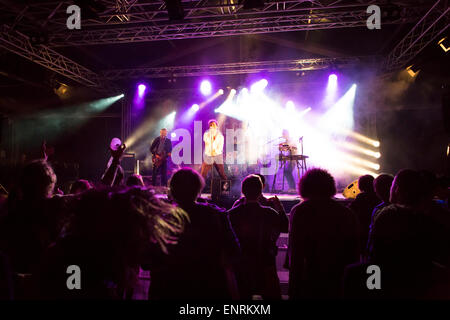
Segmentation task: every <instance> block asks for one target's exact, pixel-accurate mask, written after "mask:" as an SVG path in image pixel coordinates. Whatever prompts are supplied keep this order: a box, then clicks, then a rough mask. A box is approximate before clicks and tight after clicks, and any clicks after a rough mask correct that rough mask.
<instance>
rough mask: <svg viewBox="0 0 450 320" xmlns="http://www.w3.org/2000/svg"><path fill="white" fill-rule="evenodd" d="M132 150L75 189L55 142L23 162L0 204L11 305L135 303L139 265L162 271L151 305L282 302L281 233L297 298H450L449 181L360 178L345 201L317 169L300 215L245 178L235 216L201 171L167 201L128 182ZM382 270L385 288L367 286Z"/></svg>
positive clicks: (0, 259) (5, 286) (115, 153)
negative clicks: (207, 188)
mask: <svg viewBox="0 0 450 320" xmlns="http://www.w3.org/2000/svg"><path fill="white" fill-rule="evenodd" d="M124 149H125V145H123V146H122V147H121V148H118V150H110V151H111V159H110V161H109V163H108V166H107V169H106V171H105V173H104V174H103V176H102V177H101V180H100V181H101V182H102V184H101V185H97V186H94V185H93V184H91V183H90V182H89V181H87V180H83V179H80V180H77V181H75V182H74V183H73V184H72V186H71V189H70V193H69V194H68V195H62V194H61V193H60V192H59V191H58V190H55V185H56V181H57V178H56V175H55V173H54V170H53V169H52V167H51V165H50V164H49V163H48V162H47V160H46V158H47V156H48V151H49V148H47V147H46V145H45V144H43V148H42V151H43V152H42V154H43V159H40V160H35V161H32V162H30V163H28V164H26V165H25V166H24V167H23V169H22V172H21V175H20V179H18V185H17V188H10V189H11V190H8V192H5V193H4V195H3V199H4V200H3V201H1V202H0V299H1V300H20V299H131V298H132V297H133V293H134V292H135V288H136V285H137V283H138V278H139V277H138V275H139V269H140V268H142V269H144V270H149V271H150V279H151V280H150V286H149V290H148V299H151V300H164V299H184V300H185V299H191V300H196V299H211V300H216V299H228V300H230V299H245V300H248V299H252V298H255V297H256V296H261V297H262V298H263V299H281V296H282V292H281V288H280V280H279V278H278V274H277V264H276V258H277V254H278V248H277V240H278V238H279V236H280V233H287V232H289V247H288V252H287V253H286V266H287V267H288V268H289V288H288V294H289V298H290V299H300V298H339V297H344V298H369V299H379V298H382V299H386V298H412V299H430V298H431V299H443V298H445V299H449V298H450V293H449V292H450V290H449V288H450V271H449V270H450V213H449V210H448V196H449V184H448V181H449V180H448V179H447V178H445V177H440V178H437V177H436V176H435V175H434V174H433V173H431V172H428V171H424V170H423V171H415V170H409V169H404V170H400V171H399V172H398V173H397V175H396V176H395V178H394V177H393V176H391V175H388V174H380V175H379V176H378V177H377V178H376V179H374V178H373V177H372V176H370V175H365V176H361V177H360V178H359V180H358V185H359V189H360V190H361V193H360V194H358V196H357V197H356V199H355V200H354V201H353V202H352V203H351V204H350V205H349V208H346V207H344V206H342V205H341V204H340V203H339V202H338V201H337V200H335V199H333V196H334V195H335V193H336V187H335V181H334V178H333V177H332V176H331V175H330V174H329V173H328V172H327V171H325V170H323V169H311V170H308V171H307V172H306V173H305V174H304V175H303V176H302V177H301V179H300V181H299V185H298V187H299V194H300V196H301V198H302V199H303V200H302V201H301V202H300V203H298V204H297V205H296V206H294V207H293V209H292V211H291V213H290V217H289V219H288V217H287V216H286V212H285V209H284V207H283V205H282V203H281V202H280V200H279V199H278V198H277V197H276V196H275V197H272V198H269V199H268V198H265V197H264V196H263V194H262V191H263V189H264V185H265V178H264V176H262V175H249V176H247V177H246V178H245V179H244V180H243V181H242V185H241V187H242V194H243V197H241V198H240V199H238V200H237V201H236V202H235V203H234V205H233V207H232V208H231V209H230V210H229V211H226V210H225V209H223V208H220V207H218V206H216V205H214V204H212V203H208V202H207V201H206V200H204V199H200V198H198V197H199V194H200V192H201V190H202V189H203V187H204V181H203V178H202V177H201V176H200V175H199V174H198V173H197V172H196V171H194V170H192V169H189V168H183V169H180V170H178V171H176V172H175V173H174V175H173V176H172V178H171V180H170V182H169V195H168V199H167V200H161V199H160V198H159V195H156V194H155V191H154V190H153V189H149V188H146V187H145V185H144V182H143V179H142V176H140V175H138V174H134V175H131V176H129V177H128V179H126V181H125V180H124V178H125V176H124V171H123V169H122V168H121V166H120V162H121V158H122V156H123V152H124ZM124 182H125V183H124ZM363 249H364V251H362V250H363ZM361 254H362V256H363V258H364V259H363V260H362V262H359V261H361V260H360V256H361ZM70 265H76V266H78V267H79V268H80V269H81V274H82V276H81V288H82V289H81V290H69V289H68V288H67V279H68V277H69V274H68V272H67V268H68V266H70ZM371 265H376V266H378V267H379V268H380V270H381V279H382V280H381V290H369V289H368V288H367V279H368V277H369V276H370V274H368V273H367V268H368V267H369V266H371Z"/></svg>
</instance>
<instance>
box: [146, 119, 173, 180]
mask: <svg viewBox="0 0 450 320" xmlns="http://www.w3.org/2000/svg"><path fill="white" fill-rule="evenodd" d="M159 134H160V136H159V137H157V138H156V139H155V140H153V142H152V145H151V146H150V152H151V154H152V155H153V156H152V162H153V174H152V184H153V185H154V186H155V185H156V175H157V174H158V172H161V185H162V186H167V158H168V157H170V154H171V152H172V141H170V139H169V138H167V129H165V128H163V129H161V130H160V131H159Z"/></svg>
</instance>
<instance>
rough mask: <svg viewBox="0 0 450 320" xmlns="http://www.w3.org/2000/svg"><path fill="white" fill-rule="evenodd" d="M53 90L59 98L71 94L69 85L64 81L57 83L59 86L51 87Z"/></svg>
mask: <svg viewBox="0 0 450 320" xmlns="http://www.w3.org/2000/svg"><path fill="white" fill-rule="evenodd" d="M53 91H54V92H55V93H56V95H57V96H58V97H59V98H60V99H67V98H69V97H70V96H71V94H70V87H69V86H68V85H67V84H64V83H59V86H58V87H57V88H55V89H53Z"/></svg>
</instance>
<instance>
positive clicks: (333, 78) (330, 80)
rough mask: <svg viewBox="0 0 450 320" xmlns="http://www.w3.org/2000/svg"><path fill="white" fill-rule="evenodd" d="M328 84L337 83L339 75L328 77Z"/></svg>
mask: <svg viewBox="0 0 450 320" xmlns="http://www.w3.org/2000/svg"><path fill="white" fill-rule="evenodd" d="M328 83H337V75H335V74H334V73H332V74H330V75H329V76H328Z"/></svg>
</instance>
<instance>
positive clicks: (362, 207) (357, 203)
mask: <svg viewBox="0 0 450 320" xmlns="http://www.w3.org/2000/svg"><path fill="white" fill-rule="evenodd" d="M373 184H374V178H373V177H372V176H371V175H364V176H361V177H359V179H358V188H359V190H360V191H361V192H360V193H359V194H358V195H357V196H356V199H355V200H354V201H353V202H352V203H350V205H349V208H350V209H351V210H352V211H353V212H354V213H355V214H356V216H357V217H358V222H359V232H360V236H359V243H360V244H361V246H360V249H361V252H360V254H361V255H364V253H365V248H366V244H367V239H368V236H369V226H370V221H371V217H372V211H373V209H374V208H375V206H377V205H378V204H379V203H380V202H381V200H380V198H379V197H378V196H377V195H376V193H375V191H374V186H373Z"/></svg>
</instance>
